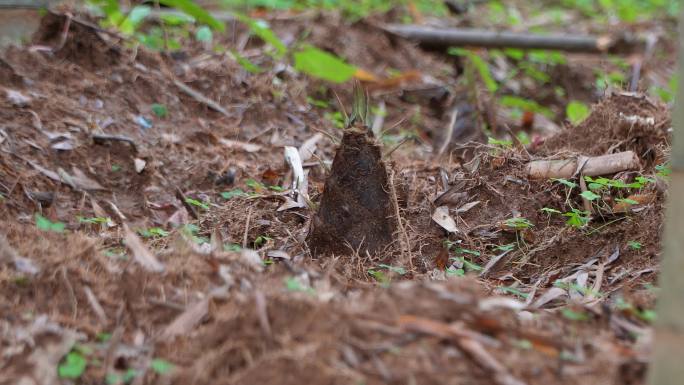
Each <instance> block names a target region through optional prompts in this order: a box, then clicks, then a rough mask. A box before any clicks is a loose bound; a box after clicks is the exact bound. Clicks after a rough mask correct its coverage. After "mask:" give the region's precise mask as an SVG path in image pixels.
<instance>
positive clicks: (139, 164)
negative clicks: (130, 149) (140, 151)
mask: <svg viewBox="0 0 684 385" xmlns="http://www.w3.org/2000/svg"><path fill="white" fill-rule="evenodd" d="M133 166H134V167H135V172H137V173H138V174H140V173H141V172H143V170H144V169H145V166H147V162H145V161H144V160H142V159H140V158H135V159H133Z"/></svg>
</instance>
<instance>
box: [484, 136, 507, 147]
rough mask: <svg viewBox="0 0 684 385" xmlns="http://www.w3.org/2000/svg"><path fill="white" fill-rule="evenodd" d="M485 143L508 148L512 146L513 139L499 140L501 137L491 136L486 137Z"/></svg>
mask: <svg viewBox="0 0 684 385" xmlns="http://www.w3.org/2000/svg"><path fill="white" fill-rule="evenodd" d="M487 143H488V144H490V145H492V146H496V147H501V148H504V149H509V148H512V147H513V141H512V140H501V139H496V138H492V137H491V136H490V137H489V138H487Z"/></svg>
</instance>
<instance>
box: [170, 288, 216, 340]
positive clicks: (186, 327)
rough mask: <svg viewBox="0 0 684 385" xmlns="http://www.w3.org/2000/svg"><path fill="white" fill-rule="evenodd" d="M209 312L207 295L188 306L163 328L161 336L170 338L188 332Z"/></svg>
mask: <svg viewBox="0 0 684 385" xmlns="http://www.w3.org/2000/svg"><path fill="white" fill-rule="evenodd" d="M208 313H209V297H207V298H204V299H202V300H200V301H199V302H197V303H195V304H193V305H191V306H189V307H188V308H187V309H185V311H184V312H183V313H181V314H180V315H179V316H178V317H176V319H174V320H173V321H172V322H171V323H170V324H169V325H167V326H166V328H164V331H163V332H162V338H165V339H171V338H173V337H176V336H179V335H187V334H188V333H190V332H191V331H192V330H193V329H194V328H195V327H196V326H197V325H199V323H200V322H201V321H202V319H203V318H204V317H205V316H206V315H207V314H208Z"/></svg>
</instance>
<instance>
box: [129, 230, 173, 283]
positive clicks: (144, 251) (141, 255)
mask: <svg viewBox="0 0 684 385" xmlns="http://www.w3.org/2000/svg"><path fill="white" fill-rule="evenodd" d="M124 242H125V243H126V246H127V247H128V248H129V249H130V250H131V252H132V253H133V259H135V261H136V262H138V263H139V264H140V265H141V266H142V267H144V268H145V269H147V270H149V271H153V272H156V273H160V272H162V271H164V265H163V264H162V263H161V262H159V260H158V259H157V257H155V256H154V254H152V252H151V251H150V250H149V249H148V248H147V247H146V246H145V244H143V242H142V241H141V240H140V238H139V237H138V236H137V235H136V234H135V233H134V232H133V231H131V229H129V228H128V226H124Z"/></svg>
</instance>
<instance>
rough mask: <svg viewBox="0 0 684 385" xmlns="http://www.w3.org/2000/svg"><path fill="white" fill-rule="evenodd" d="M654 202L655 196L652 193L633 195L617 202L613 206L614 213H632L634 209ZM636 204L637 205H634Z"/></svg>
mask: <svg viewBox="0 0 684 385" xmlns="http://www.w3.org/2000/svg"><path fill="white" fill-rule="evenodd" d="M654 200H655V195H654V194H652V193H646V194H632V195H630V196H628V197H627V198H626V199H625V200H624V201H620V202H617V203H616V204H615V205H614V206H613V212H614V213H625V212H628V211H630V210H631V209H632V208H634V207H637V206H639V205H645V204H648V203H651V202H653V201H654ZM630 201H631V202H630ZM634 202H636V203H634Z"/></svg>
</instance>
